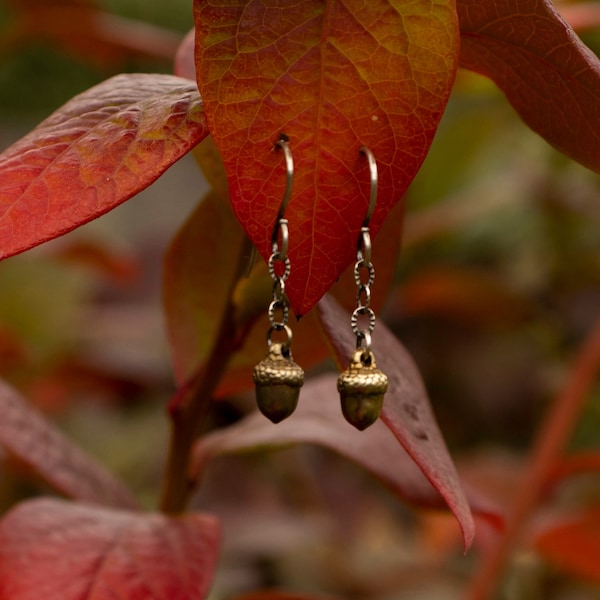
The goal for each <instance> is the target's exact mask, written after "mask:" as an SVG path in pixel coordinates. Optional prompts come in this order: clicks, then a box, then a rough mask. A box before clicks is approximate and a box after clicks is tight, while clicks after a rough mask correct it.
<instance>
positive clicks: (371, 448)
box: [192, 375, 497, 545]
mask: <svg viewBox="0 0 600 600" xmlns="http://www.w3.org/2000/svg"><path fill="white" fill-rule="evenodd" d="M388 401H389V400H388ZM294 443H311V444H318V445H320V446H324V447H327V448H330V449H331V450H334V451H335V452H338V453H339V454H341V455H343V456H345V457H347V458H349V459H350V460H352V461H354V462H356V463H357V464H359V465H362V466H363V467H364V468H366V469H368V470H369V471H370V472H371V473H373V474H374V475H376V476H377V477H378V478H380V479H381V480H382V481H383V482H384V483H386V484H387V485H388V486H389V487H390V488H391V489H392V490H393V491H394V492H395V493H396V494H397V495H398V496H399V497H400V498H402V499H404V500H407V501H409V502H411V503H413V504H415V505H417V506H420V507H429V508H432V507H433V508H443V507H444V506H445V502H444V500H443V499H442V497H441V496H440V494H439V493H438V492H437V491H436V490H435V489H434V488H433V487H432V485H431V484H430V483H429V481H427V479H426V478H425V477H424V476H423V473H422V472H421V470H420V469H419V468H418V467H417V465H416V464H415V462H414V461H413V459H412V458H411V457H410V456H408V454H406V452H405V451H404V449H403V448H402V446H401V445H400V444H399V443H398V440H397V439H396V437H394V433H393V432H392V431H391V430H390V429H388V427H386V423H384V421H382V420H380V421H377V422H376V423H375V424H374V425H372V426H371V427H370V428H369V429H367V430H365V431H362V432H359V431H357V430H356V429H355V428H354V427H352V426H351V425H349V424H348V423H347V422H346V421H345V420H344V418H343V416H342V413H341V408H340V403H339V397H338V394H337V391H336V377H335V376H333V375H325V376H321V377H319V378H317V379H314V380H311V381H309V382H307V383H306V384H305V385H304V387H303V388H302V393H301V397H300V401H299V403H298V408H297V409H296V411H295V412H294V414H293V415H292V416H291V417H290V418H288V419H286V420H285V421H283V422H281V423H278V424H277V426H276V427H274V426H273V424H272V423H271V422H269V421H267V420H266V419H265V418H264V416H263V415H262V414H259V413H258V412H256V413H254V414H252V415H250V416H248V417H246V418H245V419H243V420H242V421H241V422H240V423H238V424H236V425H233V426H231V427H228V428H226V429H223V430H219V431H216V432H213V433H211V434H209V435H207V436H205V437H204V438H203V439H202V440H200V441H199V442H198V443H197V445H196V447H195V450H194V460H193V465H192V473H193V474H194V475H197V474H198V473H199V472H200V471H201V470H202V469H203V468H204V465H205V464H206V462H207V461H208V460H210V459H211V458H213V457H214V456H218V455H222V454H228V453H235V452H240V451H249V450H254V449H258V448H265V447H279V446H286V445H289V444H294ZM454 477H455V476H454ZM448 478H450V476H448ZM453 485H454V486H456V488H457V489H458V483H457V482H456V481H454V482H453ZM447 487H450V486H449V485H448V486H447ZM456 495H457V496H460V497H459V498H455V499H453V500H452V502H453V504H452V505H451V507H452V506H454V508H453V510H454V513H455V514H456V516H457V518H458V520H459V522H460V523H461V526H462V528H463V534H464V539H465V544H466V545H470V543H471V541H472V538H473V522H472V517H471V513H470V510H469V507H468V505H467V504H466V501H465V500H464V498H463V497H462V493H461V492H460V490H459V491H458V493H457V494H456ZM446 496H450V494H446ZM446 503H447V504H450V502H448V500H446ZM473 508H474V510H475V511H477V512H478V513H479V514H481V515H482V516H485V517H486V518H490V519H492V520H494V519H496V518H497V514H495V513H494V509H493V508H490V505H489V504H488V503H487V502H486V501H485V500H483V499H480V498H479V497H474V498H473Z"/></svg>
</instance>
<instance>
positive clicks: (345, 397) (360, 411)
mask: <svg viewBox="0 0 600 600" xmlns="http://www.w3.org/2000/svg"><path fill="white" fill-rule="evenodd" d="M387 387H388V378H387V376H386V375H385V374H384V373H382V372H381V371H380V370H379V369H378V368H377V365H376V364H375V357H374V356H373V353H372V352H371V351H370V350H368V351H366V350H364V349H361V348H359V349H357V350H356V351H355V352H354V354H353V355H352V358H351V360H350V365H349V366H348V368H347V369H346V370H345V371H343V372H342V373H340V376H339V378H338V382H337V389H338V392H339V393H340V400H341V402H342V412H343V413H344V417H345V418H346V421H348V423H350V424H351V425H354V427H356V428H357V429H360V430H361V431H362V430H363V429H366V428H367V427H369V425H372V424H373V423H375V421H377V419H378V418H379V413H380V412H381V407H382V405H383V396H384V395H385V392H386V391H387Z"/></svg>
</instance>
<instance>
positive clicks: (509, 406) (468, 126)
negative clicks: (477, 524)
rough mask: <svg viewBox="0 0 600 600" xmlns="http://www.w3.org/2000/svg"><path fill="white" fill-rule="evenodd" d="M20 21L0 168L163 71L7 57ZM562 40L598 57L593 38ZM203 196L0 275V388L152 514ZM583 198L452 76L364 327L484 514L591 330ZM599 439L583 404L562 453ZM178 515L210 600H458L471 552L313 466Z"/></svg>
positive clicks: (290, 459)
mask: <svg viewBox="0 0 600 600" xmlns="http://www.w3.org/2000/svg"><path fill="white" fill-rule="evenodd" d="M64 4H65V5H69V4H70V3H69V2H64ZM71 4H75V5H77V4H79V3H78V2H75V1H73V2H72V3H71ZM83 4H85V2H84V3H83ZM98 6H99V7H100V8H102V9H104V10H105V11H107V12H108V13H110V14H112V15H117V16H119V17H123V18H126V19H131V20H139V21H141V22H143V23H146V24H151V25H153V26H155V27H157V28H160V29H161V30H167V32H168V35H167V38H168V37H169V36H173V37H172V39H178V38H179V37H181V36H183V34H184V33H185V32H186V31H187V30H188V29H189V28H191V26H192V15H191V1H190V0H172V1H171V2H169V3H164V2H160V1H159V0H103V1H101V2H98ZM25 9H27V10H30V11H33V13H32V14H35V11H36V10H37V3H36V2H35V1H32V0H30V1H27V2H18V1H17V0H11V1H10V2H8V1H0V149H3V148H5V147H7V146H8V145H9V144H10V143H12V142H13V141H15V140H16V139H18V138H19V137H20V136H22V135H24V134H25V133H26V132H27V131H28V130H29V129H31V127H33V126H35V124H36V123H38V122H39V121H40V120H41V119H42V118H44V117H45V116H47V115H48V114H49V113H50V112H52V111H53V110H55V109H56V108H57V107H58V106H60V105H61V104H63V103H64V102H66V101H67V100H68V99H70V98H71V97H72V96H74V95H75V94H77V93H79V92H81V91H83V90H85V89H87V88H89V87H91V86H92V85H94V84H96V83H98V82H100V81H102V80H104V79H106V78H108V77H109V76H111V75H112V74H115V73H119V72H124V71H146V72H171V62H170V61H169V60H167V59H166V58H165V57H150V56H147V55H143V56H142V55H136V53H135V52H123V53H117V54H116V55H115V57H114V58H111V59H110V60H103V61H98V60H96V59H95V58H94V56H90V55H86V54H85V53H77V52H73V51H72V49H69V48H65V47H64V46H61V44H59V43H56V42H53V41H51V40H50V41H48V40H44V39H42V38H41V37H39V36H37V37H36V36H34V35H31V36H28V35H24V36H22V37H19V38H18V39H16V38H15V36H14V26H15V23H16V22H17V21H18V19H19V18H21V11H22V10H25ZM583 35H584V37H585V41H586V42H587V43H588V44H589V45H590V47H591V48H592V49H593V50H594V51H596V52H598V51H600V33H598V31H597V30H595V29H593V30H591V31H589V32H584V34H583ZM205 189H206V185H205V183H204V181H203V180H202V177H201V176H200V174H199V172H198V170H197V168H196V166H195V164H194V162H193V161H192V160H191V159H190V160H188V157H186V159H184V160H182V161H181V162H180V163H179V164H177V165H175V166H174V167H173V168H172V169H171V170H170V171H169V172H168V173H167V174H166V175H165V176H164V177H163V178H162V179H161V180H159V181H158V182H157V183H156V184H155V185H153V186H152V187H151V188H149V189H148V190H146V191H145V192H144V193H143V194H141V195H140V197H139V198H136V199H134V200H132V201H131V202H128V203H126V204H125V205H123V206H122V207H120V208H119V209H117V210H115V211H113V212H112V213H110V214H109V215H106V216H105V217H103V218H102V219H100V220H98V221H96V222H93V223H90V224H89V225H86V226H84V227H82V228H80V229H79V230H77V231H75V232H73V233H72V234H69V235H67V236H65V237H64V238H62V239H60V240H56V241H55V242H52V243H50V244H46V245H44V246H42V247H40V248H38V249H36V250H35V251H32V252H29V253H26V254H25V255H22V256H18V257H14V258H11V259H9V260H6V261H4V262H2V263H0V290H1V294H0V373H1V375H2V377H4V378H5V379H6V380H8V381H10V382H11V383H13V384H14V385H16V386H17V387H19V388H20V389H22V390H23V391H24V392H25V393H26V395H27V396H28V397H29V398H30V399H31V401H32V402H33V403H35V404H36V405H37V406H38V407H40V408H41V409H42V410H44V411H46V412H47V413H49V414H50V415H51V417H52V418H53V419H55V420H56V421H57V422H58V423H59V424H60V425H61V426H62V427H63V428H64V429H65V430H67V431H68V432H69V434H70V435H71V436H72V437H73V438H75V439H76V440H78V441H79V442H80V443H81V444H82V445H83V446H84V447H86V448H87V449H88V450H90V452H92V453H93V454H94V455H96V456H98V457H100V458H101V460H102V461H104V462H105V463H107V464H108V465H110V466H111V467H112V468H113V469H114V470H115V471H116V472H117V473H119V474H120V475H121V476H122V477H123V478H125V479H127V480H128V481H129V482H130V483H131V484H132V486H133V487H134V489H135V490H136V491H137V493H138V494H139V495H140V497H141V498H142V499H143V501H144V504H145V505H146V506H148V507H151V508H153V507H155V506H156V502H157V494H158V490H159V481H160V477H161V469H162V464H163V460H164V453H165V449H166V445H167V419H166V418H165V404H166V401H167V400H168V398H169V397H170V395H171V394H172V393H173V389H174V387H173V385H174V384H173V382H172V376H171V373H170V367H169V358H168V349H167V343H166V339H165V333H164V328H163V321H162V316H161V293H160V272H161V261H162V256H163V254H164V252H165V249H166V248H167V245H168V242H169V240H170V239H171V238H172V237H173V235H174V234H175V232H176V231H177V229H178V227H179V226H180V225H181V224H182V223H183V222H184V221H185V219H186V217H187V215H188V214H189V213H190V212H191V210H192V209H193V206H194V204H195V203H196V202H197V201H198V199H199V198H200V197H201V196H202V195H203V190H205ZM599 198H600V178H599V177H598V175H596V174H593V173H591V172H589V171H587V170H586V169H584V168H583V167H580V166H579V165H577V164H575V163H573V162H572V161H570V160H568V159H566V158H564V157H563V156H562V155H560V154H559V153H558V152H556V151H554V150H553V149H552V148H550V147H549V146H548V145H547V144H546V143H545V142H544V141H542V140H541V139H540V138H538V137H537V136H536V135H534V134H533V133H531V132H530V131H529V130H528V129H527V128H526V127H525V126H524V125H523V124H522V123H521V122H520V121H519V119H518V117H516V116H515V114H514V112H513V111H512V109H511V108H510V106H509V105H508V103H507V102H506V100H505V99H504V97H503V96H502V94H501V93H500V92H499V91H498V90H497V89H496V88H495V87H494V85H493V84H492V83H490V82H489V81H487V80H485V79H483V78H481V77H479V76H476V75H474V74H471V73H466V72H462V71H461V72H460V73H459V76H458V79H457V83H456V87H455V90H454V92H453V95H452V98H451V100H450V103H449V106H448V110H447V112H446V114H445V116H444V119H443V121H442V124H441V127H440V129H439V132H438V134H437V136H436V139H435V141H434V144H433V146H432V149H431V152H430V154H429V156H428V158H427V160H426V162H425V164H424V166H423V168H422V170H421V172H420V173H419V175H418V177H417V179H416V181H415V182H414V184H413V185H412V187H411V189H410V192H409V194H408V197H407V205H408V213H407V216H406V225H405V234H404V244H403V245H404V248H403V251H402V254H401V256H400V257H399V260H398V276H397V285H396V287H395V288H394V289H393V290H392V291H391V292H390V296H389V300H388V302H387V305H386V309H385V311H384V313H383V315H382V317H383V318H384V319H385V320H386V322H387V323H388V324H390V325H391V326H392V327H393V328H394V330H395V331H396V332H397V334H398V336H399V338H400V339H401V340H402V342H403V343H404V344H405V345H406V347H407V348H408V350H409V351H410V353H411V354H412V356H413V357H414V358H415V361H416V362H417V364H418V366H419V368H420V370H421V373H422V375H423V377H424V380H425V382H426V384H427V387H428V391H429V394H430V398H431V401H432V404H433V406H434V410H435V413H436V415H437V418H438V421H439V423H440V427H441V429H442V431H443V433H444V436H445V438H446V440H447V443H448V444H449V446H450V449H451V452H452V454H453V456H454V457H455V458H456V460H457V463H458V467H459V470H460V471H461V472H462V473H463V475H464V477H465V478H466V479H467V480H468V481H469V482H470V483H471V484H474V485H475V486H476V487H477V486H478V487H479V488H480V489H481V490H482V491H484V492H486V493H489V494H490V495H491V496H492V497H494V498H495V499H497V500H498V501H500V502H504V501H508V499H509V498H510V497H511V493H512V491H513V486H514V482H515V473H517V472H519V469H520V468H521V465H522V459H523V457H524V456H526V453H527V450H528V448H530V446H531V443H532V440H533V437H534V435H535V433H536V431H537V428H538V426H539V424H540V422H541V420H542V419H543V417H544V415H545V414H546V411H547V410H548V407H549V403H550V402H551V401H552V399H553V398H554V397H555V396H556V394H557V392H558V390H559V387H560V385H561V383H562V382H563V380H564V377H565V375H566V373H567V370H568V368H569V361H570V360H571V358H572V356H573V353H574V352H575V351H576V349H577V347H578V345H579V344H580V343H581V341H582V339H583V338H584V337H585V335H586V333H587V332H588V331H589V330H590V328H591V327H592V324H593V323H594V321H595V320H596V319H597V318H598V316H599V315H600V233H599V225H600V202H599ZM377 291H378V292H380V291H381V290H377ZM40 315H43V318H40ZM248 405H249V404H248V401H247V399H245V398H243V399H241V400H240V399H232V400H231V401H224V402H222V403H220V404H219V406H218V407H216V408H215V416H214V422H215V423H216V424H226V423H229V422H231V421H233V420H235V419H236V418H237V417H238V416H239V415H240V413H241V412H242V410H243V408H244V407H246V406H248ZM240 407H242V408H240ZM599 432H600V385H598V386H596V388H595V389H594V390H593V393H592V394H591V395H590V398H589V399H588V401H587V403H586V408H585V410H584V412H583V414H582V415H581V418H580V419H579V425H578V427H577V429H576V431H575V434H574V435H573V437H572V440H571V448H572V449H573V450H582V449H585V450H588V451H589V450H595V451H598V450H600V435H599ZM596 475H597V474H596ZM0 477H2V479H3V480H4V483H5V485H3V486H2V493H1V496H0V501H1V504H2V508H7V507H8V506H10V505H11V504H12V503H13V502H14V501H15V499H16V498H19V497H21V496H22V495H23V494H31V493H34V490H31V489H28V488H27V489H26V488H24V487H23V484H22V483H20V482H19V479H18V478H17V477H15V476H14V474H11V473H10V471H8V470H5V469H4V470H2V472H1V473H0ZM233 482H235V486H234V485H233ZM560 499H561V501H562V502H566V503H567V505H568V506H570V505H573V506H582V505H586V506H587V505H593V506H598V504H599V503H600V481H599V480H598V477H597V476H596V477H592V478H585V479H582V478H581V477H579V478H572V479H570V480H568V481H565V482H563V484H562V487H561V490H560ZM197 503H198V505H199V506H201V507H202V508H203V509H208V510H212V511H214V512H216V513H217V514H219V515H220V516H222V517H223V518H224V519H225V521H224V523H225V532H226V538H225V539H226V546H225V554H224V558H223V561H222V565H223V566H222V569H221V571H220V575H219V577H218V581H217V584H216V586H215V591H214V598H215V599H220V598H224V599H225V598H228V597H229V596H228V594H230V593H232V592H239V591H244V590H250V589H253V587H258V586H261V585H263V586H266V585H287V586H289V587H296V588H297V589H301V590H305V591H317V590H325V591H328V592H331V593H335V594H338V595H340V596H346V597H348V598H353V599H354V600H359V599H362V598H364V599H372V600H375V599H377V600H391V599H400V598H415V597H418V598H420V599H427V598H432V599H433V598H435V599H438V600H444V599H445V598H458V597H461V596H460V594H461V591H462V590H463V589H464V587H465V582H466V581H468V579H469V578H470V577H471V575H472V572H473V569H474V568H475V566H474V565H476V556H477V552H478V550H479V549H480V548H482V547H484V546H485V544H486V541H487V537H488V536H489V535H490V534H489V532H486V531H485V528H484V530H483V533H482V537H481V539H480V541H479V545H480V546H479V548H476V549H475V551H473V552H471V554H470V555H469V556H468V557H467V558H463V557H462V555H461V548H460V541H459V537H458V532H457V528H456V526H455V524H454V523H453V521H452V519H451V518H450V517H447V516H446V515H435V514H429V513H423V512H421V511H414V510H412V509H410V508H407V507H404V506H402V505H399V504H398V502H397V501H396V500H394V499H393V498H392V497H391V495H389V494H388V492H386V491H385V490H383V489H381V488H380V487H379V486H378V485H374V484H373V481H372V480H371V479H370V478H369V477H367V476H366V475H365V474H364V473H363V472H362V471H360V470H359V469H358V468H356V467H354V466H353V465H349V464H347V463H345V462H344V461H342V460H341V459H339V458H338V457H336V456H334V455H332V454H330V453H328V452H324V451H319V450H316V449H314V448H296V449H290V450H286V451H282V452H276V453H272V454H268V455H257V456H253V457H246V458H227V459H219V460H218V461H216V463H215V464H214V465H213V466H211V468H210V469H209V471H208V473H207V477H206V481H205V484H204V485H203V488H202V491H201V494H200V495H199V498H198V500H197ZM548 503H550V499H548ZM569 503H571V504H569ZM599 561H600V557H599ZM299 574H301V579H299ZM597 583H598V579H597V580H596V585H597ZM505 585H506V589H507V590H512V591H511V593H513V594H516V595H512V596H510V597H511V598H528V599H530V600H536V599H538V598H539V599H542V598H544V599H546V600H551V599H553V598H557V599H558V598H561V599H562V598H565V599H566V598H573V599H577V598H581V599H591V598H600V592H599V591H598V588H597V587H594V584H593V583H590V581H589V580H586V579H581V578H579V577H577V576H575V575H573V573H569V570H568V569H564V568H558V567H556V566H553V565H552V564H551V563H549V562H546V561H544V560H543V559H542V558H541V557H540V556H539V555H537V554H535V553H534V552H533V551H532V550H531V548H524V549H522V550H521V551H519V552H518V553H515V555H514V557H513V559H512V561H511V564H510V569H509V573H508V575H507V577H506V581H505ZM515 590H516V591H515ZM417 594H418V596H417Z"/></svg>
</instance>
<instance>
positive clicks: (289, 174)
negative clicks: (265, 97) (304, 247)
mask: <svg viewBox="0 0 600 600" xmlns="http://www.w3.org/2000/svg"><path fill="white" fill-rule="evenodd" d="M275 148H281V149H282V150H283V154H284V157H285V171H286V177H285V191H284V193H283V199H282V201H281V205H280V206H279V211H278V213H277V218H276V219H275V226H274V227H273V235H272V236H271V245H272V247H273V252H276V253H277V256H278V258H279V259H280V260H285V258H286V256H287V251H288V244H289V235H288V227H287V224H288V221H287V219H284V215H285V210H286V208H287V205H288V204H289V202H290V198H291V197H292V183H293V180H294V159H293V157H292V151H291V150H290V146H289V138H288V137H287V135H285V134H284V133H282V134H281V135H280V136H279V139H278V140H277V141H276V142H275ZM280 232H281V247H279V243H278V238H279V233H280Z"/></svg>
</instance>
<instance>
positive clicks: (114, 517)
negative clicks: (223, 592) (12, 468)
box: [0, 499, 219, 600]
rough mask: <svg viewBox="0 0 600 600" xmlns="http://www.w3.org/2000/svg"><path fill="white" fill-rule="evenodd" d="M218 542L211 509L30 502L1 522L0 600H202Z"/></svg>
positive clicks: (42, 500)
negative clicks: (173, 513)
mask: <svg viewBox="0 0 600 600" xmlns="http://www.w3.org/2000/svg"><path fill="white" fill-rule="evenodd" d="M218 544H219V526H218V523H217V521H216V519H215V518H214V517H211V516H208V515H201V514H195V513H193V514H188V515H185V516H183V517H174V518H171V517H166V516H164V515H158V514H139V513H130V512H125V511H117V510H109V509H105V508H98V507H92V506H86V505H84V504H76V503H70V502H64V501H58V500H49V499H40V500H33V501H29V502H25V503H23V504H20V505H19V506H17V507H16V508H15V509H13V510H12V511H11V512H9V513H8V515H7V516H6V517H4V519H3V520H2V521H1V522H0V599H1V600H40V599H42V598H43V600H83V599H85V600H106V599H108V598H120V599H123V600H125V599H131V600H133V599H134V598H139V599H141V598H144V599H150V598H151V599H152V600H192V599H193V600H202V599H203V598H205V597H206V596H207V594H208V590H209V588H210V584H211V581H212V578H213V574H214V570H215V566H216V562H217V552H218Z"/></svg>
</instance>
